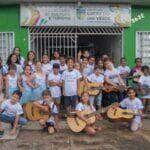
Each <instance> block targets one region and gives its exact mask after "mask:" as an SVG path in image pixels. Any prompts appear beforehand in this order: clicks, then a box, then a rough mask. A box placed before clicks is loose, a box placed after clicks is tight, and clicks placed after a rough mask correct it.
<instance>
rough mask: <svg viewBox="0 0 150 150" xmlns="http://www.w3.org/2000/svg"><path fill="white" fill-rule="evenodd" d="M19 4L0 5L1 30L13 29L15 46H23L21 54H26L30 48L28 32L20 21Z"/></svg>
mask: <svg viewBox="0 0 150 150" xmlns="http://www.w3.org/2000/svg"><path fill="white" fill-rule="evenodd" d="M19 11H20V7H19V5H7V6H0V32H7V31H13V32H14V34H15V46H18V47H20V48H21V54H22V55H24V56H26V53H27V50H28V33H27V29H26V28H21V27H20V23H19V14H20V12H19Z"/></svg>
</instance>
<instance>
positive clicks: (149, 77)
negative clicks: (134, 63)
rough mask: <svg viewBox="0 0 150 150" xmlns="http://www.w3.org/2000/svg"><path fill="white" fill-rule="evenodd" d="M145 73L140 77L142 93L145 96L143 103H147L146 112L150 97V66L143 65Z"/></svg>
mask: <svg viewBox="0 0 150 150" xmlns="http://www.w3.org/2000/svg"><path fill="white" fill-rule="evenodd" d="M141 71H142V73H143V75H141V77H140V79H139V86H140V93H141V95H142V96H143V97H142V100H143V104H144V105H145V109H144V112H146V111H147V110H148V106H149V99H150V71H149V67H148V66H142V69H141Z"/></svg>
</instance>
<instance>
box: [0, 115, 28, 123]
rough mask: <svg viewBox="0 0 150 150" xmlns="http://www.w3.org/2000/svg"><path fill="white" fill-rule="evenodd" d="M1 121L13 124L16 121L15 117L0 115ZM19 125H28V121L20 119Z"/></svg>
mask: <svg viewBox="0 0 150 150" xmlns="http://www.w3.org/2000/svg"><path fill="white" fill-rule="evenodd" d="M0 121H2V122H6V123H11V124H12V123H14V121H15V116H8V115H5V114H0ZM18 123H19V124H21V125H25V124H26V123H27V119H25V118H23V117H19V122H18Z"/></svg>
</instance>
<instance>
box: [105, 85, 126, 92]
mask: <svg viewBox="0 0 150 150" xmlns="http://www.w3.org/2000/svg"><path fill="white" fill-rule="evenodd" d="M127 88H128V87H127V86H125V85H117V87H115V86H113V85H110V84H107V83H104V88H103V91H104V92H105V93H111V92H118V91H125V90H127Z"/></svg>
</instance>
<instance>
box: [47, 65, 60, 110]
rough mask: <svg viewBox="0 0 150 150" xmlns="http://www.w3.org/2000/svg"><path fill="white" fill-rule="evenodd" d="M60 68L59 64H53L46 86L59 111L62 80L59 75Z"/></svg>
mask: <svg viewBox="0 0 150 150" xmlns="http://www.w3.org/2000/svg"><path fill="white" fill-rule="evenodd" d="M59 69H60V66H59V64H53V72H52V73H51V74H49V76H48V84H49V87H50V88H49V89H50V92H51V96H52V98H53V99H54V101H55V104H56V106H57V108H58V110H60V102H61V86H62V78H61V74H60V73H59Z"/></svg>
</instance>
